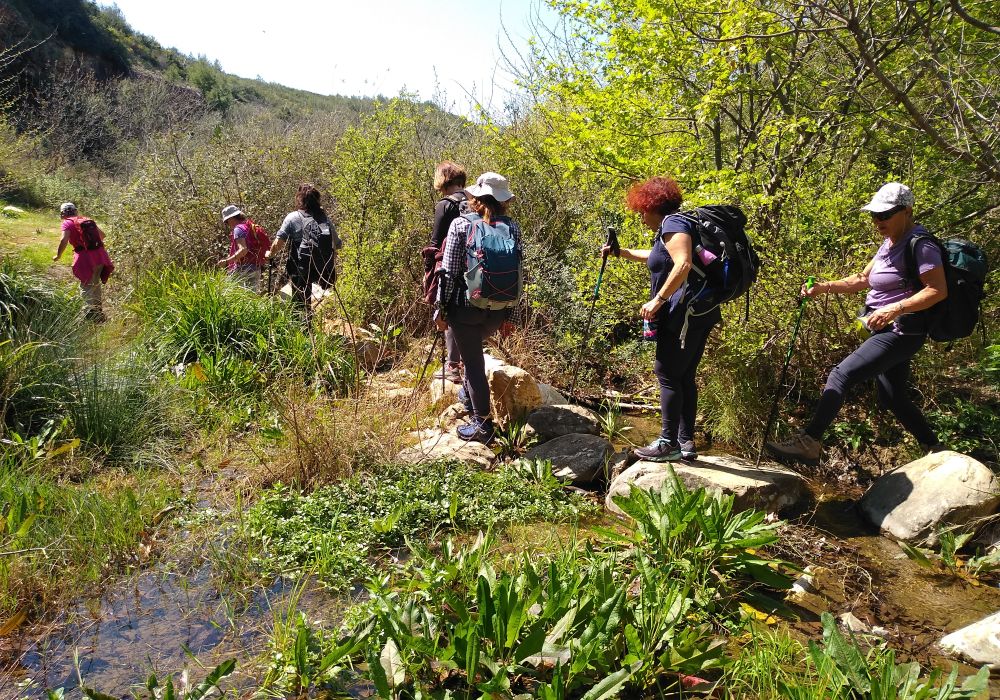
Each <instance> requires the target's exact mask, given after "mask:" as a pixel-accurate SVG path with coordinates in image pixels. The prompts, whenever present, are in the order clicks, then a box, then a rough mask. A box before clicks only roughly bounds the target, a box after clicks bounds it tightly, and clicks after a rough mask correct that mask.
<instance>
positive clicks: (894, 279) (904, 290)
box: [865, 224, 944, 310]
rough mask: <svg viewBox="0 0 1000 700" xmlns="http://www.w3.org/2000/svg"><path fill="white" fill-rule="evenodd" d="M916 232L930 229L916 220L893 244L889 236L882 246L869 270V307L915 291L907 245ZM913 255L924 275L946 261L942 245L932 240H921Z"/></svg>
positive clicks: (917, 233)
mask: <svg viewBox="0 0 1000 700" xmlns="http://www.w3.org/2000/svg"><path fill="white" fill-rule="evenodd" d="M914 235H927V229H925V228H924V227H923V226H921V225H920V224H914V226H913V230H912V231H910V233H909V234H907V235H906V236H904V237H903V238H902V239H901V240H900V241H899V242H898V243H896V244H895V245H892V241H890V240H889V239H888V238H887V239H885V241H883V243H882V245H881V246H879V249H878V252H877V253H875V258H874V259H873V262H874V265H872V271H871V272H870V273H869V274H868V286H869V287H871V289H870V290H869V291H868V296H867V298H866V299H865V305H867V306H868V308H870V309H873V310H874V309H881V308H882V307H883V306H888V305H889V304H895V303H896V302H898V301H902V300H903V299H908V298H909V297H911V296H913V295H914V294H915V293H916V291H917V288H916V285H915V284H914V281H913V280H910V279H907V274H906V273H907V270H906V248H907V246H909V245H910V238H912V237H913V236H914ZM914 257H915V258H916V263H917V270H918V272H919V273H920V274H921V275H922V274H924V273H925V272H929V271H930V270H933V269H934V268H935V267H941V266H942V265H943V264H944V263H943V261H942V260H941V251H940V249H938V247H937V246H936V245H934V243H932V242H931V241H920V243H918V244H917V247H916V250H915V251H914Z"/></svg>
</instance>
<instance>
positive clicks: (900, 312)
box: [896, 301, 903, 316]
mask: <svg viewBox="0 0 1000 700" xmlns="http://www.w3.org/2000/svg"><path fill="white" fill-rule="evenodd" d="M896 309H897V310H898V311H899V313H897V314H896V315H897V316H902V315H903V302H901V301H897V302H896Z"/></svg>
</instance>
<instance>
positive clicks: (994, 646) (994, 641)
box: [940, 612, 1000, 669]
mask: <svg viewBox="0 0 1000 700" xmlns="http://www.w3.org/2000/svg"><path fill="white" fill-rule="evenodd" d="M940 646H941V648H942V649H944V650H945V651H946V652H948V653H949V654H954V655H956V656H960V657H962V658H963V659H966V660H968V661H970V662H971V663H974V664H976V665H979V664H988V665H989V667H990V668H993V669H997V668H1000V612H998V613H994V614H992V615H990V616H989V617H986V618H983V619H982V620H980V621H979V622H974V623H972V624H971V625H969V626H968V627H963V628H962V629H960V630H958V631H956V632H952V633H951V634H949V635H947V636H945V637H944V639H942V640H941V642H940Z"/></svg>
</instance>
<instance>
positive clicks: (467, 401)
mask: <svg viewBox="0 0 1000 700" xmlns="http://www.w3.org/2000/svg"><path fill="white" fill-rule="evenodd" d="M458 400H459V401H461V402H462V405H463V406H465V412H466V413H468V414H469V415H470V416H471V415H472V414H473V413H474V411H473V409H472V397H471V396H469V390H468V389H466V388H465V385H464V384H463V385H462V387H461V388H460V389H459V390H458Z"/></svg>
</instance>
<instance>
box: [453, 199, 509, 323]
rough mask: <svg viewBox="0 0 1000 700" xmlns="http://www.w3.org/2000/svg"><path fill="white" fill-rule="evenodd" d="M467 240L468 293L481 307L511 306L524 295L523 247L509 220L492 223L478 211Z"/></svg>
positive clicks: (472, 216) (471, 218) (468, 216)
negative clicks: (516, 237) (515, 238)
mask: <svg viewBox="0 0 1000 700" xmlns="http://www.w3.org/2000/svg"><path fill="white" fill-rule="evenodd" d="M463 216H464V217H465V219H466V220H468V221H469V223H470V224H471V225H470V227H469V234H468V237H467V238H466V241H465V261H466V265H465V270H466V272H465V293H466V296H467V298H468V300H469V304H470V305H472V306H475V307H476V308H479V309H491V310H492V309H508V308H510V307H512V306H515V305H516V304H517V301H518V299H520V298H521V286H522V280H521V263H522V260H521V249H520V248H519V247H518V245H517V243H516V241H515V240H514V234H513V233H511V230H510V226H509V224H508V223H507V220H506V219H503V218H500V219H496V220H495V221H494V222H493V223H492V224H488V223H486V221H485V220H484V219H483V218H482V217H481V216H479V215H478V214H475V213H471V212H470V213H468V214H464V215H463Z"/></svg>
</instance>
